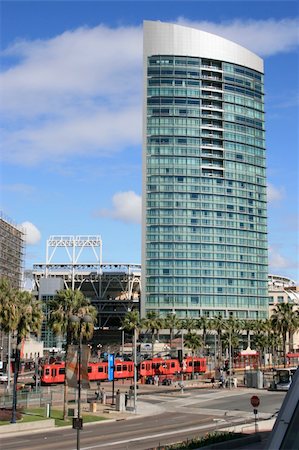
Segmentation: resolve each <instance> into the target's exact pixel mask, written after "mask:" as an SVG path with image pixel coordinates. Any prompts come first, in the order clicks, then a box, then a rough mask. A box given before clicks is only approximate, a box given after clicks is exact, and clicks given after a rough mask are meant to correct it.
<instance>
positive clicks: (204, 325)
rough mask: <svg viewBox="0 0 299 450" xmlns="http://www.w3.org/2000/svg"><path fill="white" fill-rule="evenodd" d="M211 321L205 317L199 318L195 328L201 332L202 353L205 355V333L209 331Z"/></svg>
mask: <svg viewBox="0 0 299 450" xmlns="http://www.w3.org/2000/svg"><path fill="white" fill-rule="evenodd" d="M211 324H212V322H211V319H209V318H208V317H205V316H201V317H200V318H199V319H198V320H197V326H198V329H199V330H202V353H203V355H205V348H206V340H207V331H208V330H210V329H211Z"/></svg>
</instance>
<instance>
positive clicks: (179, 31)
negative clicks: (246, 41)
mask: <svg viewBox="0 0 299 450" xmlns="http://www.w3.org/2000/svg"><path fill="white" fill-rule="evenodd" d="M143 35H144V39H143V55H144V58H147V57H148V56H151V55H177V56H194V57H200V58H208V59H218V60H220V61H225V62H228V63H232V64H238V65H240V66H245V67H248V68H250V69H253V70H256V71H258V72H262V73H263V72H264V63H263V60H262V58H260V57H259V56H257V55H256V54H255V53H253V52H251V51H250V50H247V49H246V48H244V47H242V46H241V45H238V44H236V43H235V42H232V41H229V40H228V39H224V38H223V37H220V36H217V35H216V34H212V33H207V32H206V31H201V30H198V29H196V28H191V27H185V26H182V25H175V24H172V23H163V22H156V21H147V20H146V21H144V22H143Z"/></svg>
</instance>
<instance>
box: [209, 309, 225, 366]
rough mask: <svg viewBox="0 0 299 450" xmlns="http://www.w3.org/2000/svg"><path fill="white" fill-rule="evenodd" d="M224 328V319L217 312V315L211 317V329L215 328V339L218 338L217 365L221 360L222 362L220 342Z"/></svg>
mask: <svg viewBox="0 0 299 450" xmlns="http://www.w3.org/2000/svg"><path fill="white" fill-rule="evenodd" d="M225 328H226V320H225V319H223V317H222V315H221V314H218V316H216V317H213V319H211V329H212V330H215V331H216V333H217V340H218V364H219V367H220V366H221V362H222V342H221V338H222V332H223V331H224V330H225Z"/></svg>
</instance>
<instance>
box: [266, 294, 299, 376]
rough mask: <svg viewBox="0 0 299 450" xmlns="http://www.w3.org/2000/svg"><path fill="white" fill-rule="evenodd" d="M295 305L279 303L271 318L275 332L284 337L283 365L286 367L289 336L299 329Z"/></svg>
mask: <svg viewBox="0 0 299 450" xmlns="http://www.w3.org/2000/svg"><path fill="white" fill-rule="evenodd" d="M294 308H295V305H294V304H293V303H279V304H277V305H276V306H275V308H274V310H273V312H272V316H271V318H270V321H271V325H272V328H273V330H275V331H276V332H277V333H279V335H281V337H282V348H283V363H284V367H286V362H287V361H286V353H287V350H286V347H287V335H289V336H290V334H292V333H294V332H295V331H297V330H298V328H299V319H298V311H296V310H294Z"/></svg>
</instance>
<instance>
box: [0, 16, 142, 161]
mask: <svg viewBox="0 0 299 450" xmlns="http://www.w3.org/2000/svg"><path fill="white" fill-rule="evenodd" d="M3 56H4V58H5V57H8V58H9V57H11V56H13V57H14V58H17V61H18V62H17V63H16V64H15V65H14V66H12V67H11V68H9V69H8V70H6V71H3V72H2V74H1V78H0V83H1V85H2V88H3V92H2V102H1V105H2V106H1V111H2V117H3V120H2V123H3V125H4V126H3V130H2V141H3V158H4V160H6V161H9V162H14V163H20V164H36V163H39V162H42V161H47V160H51V161H53V160H54V161H62V160H66V159H67V158H68V157H69V156H70V155H74V154H75V155H80V154H81V155H82V154H84V155H85V154H91V153H96V154H97V155H99V156H100V155H102V154H105V155H107V154H109V153H111V152H115V151H118V150H119V149H121V148H125V147H128V146H132V145H136V144H140V142H141V111H142V109H141V90H142V29H141V27H127V28H123V27H120V28H117V29H110V28H108V27H106V26H103V25H100V26H98V27H95V28H92V29H90V28H79V29H77V30H74V31H67V32H65V33H63V34H62V35H59V36H57V37H55V38H53V39H49V40H44V41H40V40H39V41H22V42H19V43H16V44H14V45H12V46H11V47H9V48H8V49H6V50H5V51H4V52H3ZM6 124H7V126H5V125H6Z"/></svg>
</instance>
